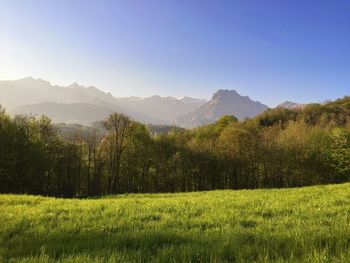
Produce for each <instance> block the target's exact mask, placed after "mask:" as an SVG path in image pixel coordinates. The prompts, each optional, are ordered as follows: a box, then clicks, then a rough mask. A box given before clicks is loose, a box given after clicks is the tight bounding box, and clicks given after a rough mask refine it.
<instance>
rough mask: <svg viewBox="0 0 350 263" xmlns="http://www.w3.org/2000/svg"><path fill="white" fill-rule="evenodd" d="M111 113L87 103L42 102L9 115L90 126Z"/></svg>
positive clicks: (108, 110) (109, 110) (18, 109)
mask: <svg viewBox="0 0 350 263" xmlns="http://www.w3.org/2000/svg"><path fill="white" fill-rule="evenodd" d="M112 112H113V110H112V109H110V108H106V107H101V106H97V105H93V104H89V103H71V104H64V103H56V102H43V103H39V104H34V105H27V106H21V107H18V108H16V109H14V110H12V111H10V113H11V114H30V115H34V116H41V115H46V116H49V117H50V118H51V119H52V121H53V122H55V123H79V124H91V123H92V122H95V121H100V120H103V119H105V118H106V117H107V116H108V115H109V114H111V113H112Z"/></svg>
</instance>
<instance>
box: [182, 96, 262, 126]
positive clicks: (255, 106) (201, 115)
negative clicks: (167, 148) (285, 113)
mask: <svg viewBox="0 0 350 263" xmlns="http://www.w3.org/2000/svg"><path fill="white" fill-rule="evenodd" d="M266 109H268V106H266V105H264V104H262V103H260V102H258V101H253V100H251V99H250V98H249V97H247V96H241V95H240V94H238V93H237V91H235V90H219V91H217V92H216V93H215V94H214V95H213V97H212V98H211V100H210V101H208V102H206V103H204V104H203V105H201V106H200V107H199V108H198V109H196V110H194V111H193V112H190V113H188V114H186V115H183V116H181V117H179V118H178V119H177V122H176V124H178V125H179V126H183V127H194V126H198V125H203V124H208V123H212V122H215V121H216V120H217V119H218V118H220V117H221V116H222V115H234V116H235V117H237V118H238V119H241V120H242V119H245V118H247V117H254V116H256V115H257V114H259V113H261V112H263V111H265V110H266Z"/></svg>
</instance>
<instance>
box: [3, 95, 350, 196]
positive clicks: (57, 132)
mask: <svg viewBox="0 0 350 263" xmlns="http://www.w3.org/2000/svg"><path fill="white" fill-rule="evenodd" d="M158 130H162V129H159V128H158ZM163 130H167V129H163ZM349 179H350V97H344V98H343V99H339V100H336V101H334V102H330V103H327V104H325V105H321V104H310V105H307V106H305V107H303V108H302V109H293V110H291V109H284V108H275V109H269V110H267V111H265V112H264V113H262V114H260V115H258V116H257V117H255V118H252V119H247V120H244V121H238V120H237V119H236V118H235V117H234V116H223V117H222V118H220V119H219V120H218V121H217V122H216V123H214V124H210V125H205V126H201V127H198V128H195V129H190V130H185V129H178V128H176V127H174V128H173V129H170V130H169V131H168V130H167V131H166V132H162V133H154V132H152V131H151V130H150V129H149V126H146V125H144V124H141V123H138V122H135V121H133V120H131V119H130V118H129V117H127V116H125V115H123V114H119V113H113V114H111V115H110V116H109V117H108V118H107V119H106V120H104V121H103V122H100V123H96V124H94V125H93V126H91V127H83V126H82V127H80V128H78V129H75V130H74V131H73V132H72V131H70V132H67V131H65V130H64V129H59V128H57V126H55V125H54V124H52V122H51V120H50V119H49V118H48V117H45V116H42V117H40V118H34V117H32V116H25V115H16V116H14V117H11V116H10V115H8V114H7V113H6V112H5V110H4V109H3V108H1V107H0V192H1V193H27V194H41V195H48V196H58V197H61V196H62V197H85V196H99V195H107V194H120V193H138V192H141V193H146V192H186V191H204V190H213V189H243V188H249V189H255V188H273V187H299V186H307V185H315V184H327V183H339V182H346V181H349Z"/></svg>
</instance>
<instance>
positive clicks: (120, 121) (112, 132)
mask: <svg viewBox="0 0 350 263" xmlns="http://www.w3.org/2000/svg"><path fill="white" fill-rule="evenodd" d="M104 127H105V128H106V130H107V131H108V133H109V140H111V145H110V146H111V149H110V151H111V155H112V156H111V158H112V159H111V163H110V179H109V185H108V193H117V192H119V191H118V190H119V189H118V188H117V187H119V185H118V183H119V179H120V165H121V157H122V154H123V152H124V149H125V141H126V139H127V138H128V137H130V136H131V135H132V133H133V131H134V123H133V122H132V121H131V120H130V118H129V117H128V116H126V115H124V114H120V113H112V114H111V115H109V117H108V118H107V119H106V120H105V121H104Z"/></svg>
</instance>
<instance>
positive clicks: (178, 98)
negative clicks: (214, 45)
mask: <svg viewBox="0 0 350 263" xmlns="http://www.w3.org/2000/svg"><path fill="white" fill-rule="evenodd" d="M19 80H35V81H45V82H48V83H49V84H50V85H51V86H52V87H61V88H70V87H71V86H73V85H77V86H79V87H82V88H95V89H97V90H99V91H102V92H105V93H107V94H110V95H112V96H113V97H114V98H117V99H121V98H139V99H146V98H150V97H154V96H159V97H161V98H174V99H177V100H181V99H183V98H192V99H198V100H205V101H209V100H211V99H212V97H213V96H214V94H215V93H217V92H219V91H235V92H237V93H238V95H240V96H242V97H248V98H249V99H251V100H252V101H255V102H260V103H262V104H264V105H266V106H268V107H269V108H274V107H277V106H279V104H282V103H286V102H291V103H300V102H298V101H288V100H284V101H281V102H280V103H279V104H278V105H275V106H270V105H268V104H266V103H265V102H263V101H259V100H256V99H254V98H252V97H251V96H249V94H242V93H241V92H240V91H238V90H235V89H218V90H216V91H214V92H213V93H212V94H211V95H210V96H209V97H191V96H188V95H186V94H184V95H183V96H179V97H174V96H167V95H165V96H162V95H159V94H153V95H151V96H147V97H140V96H121V97H118V96H115V95H114V94H112V93H111V92H108V91H105V90H103V89H100V88H99V87H97V86H95V85H84V84H81V83H78V82H73V83H70V84H68V85H66V86H62V85H59V84H55V83H52V82H51V81H50V80H46V79H43V78H34V77H32V76H28V77H23V78H19V79H1V80H0V82H4V81H19ZM343 97H344V96H343ZM343 97H340V98H336V99H341V98H343ZM325 101H327V100H325ZM325 101H310V102H308V103H323V102H325Z"/></svg>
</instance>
